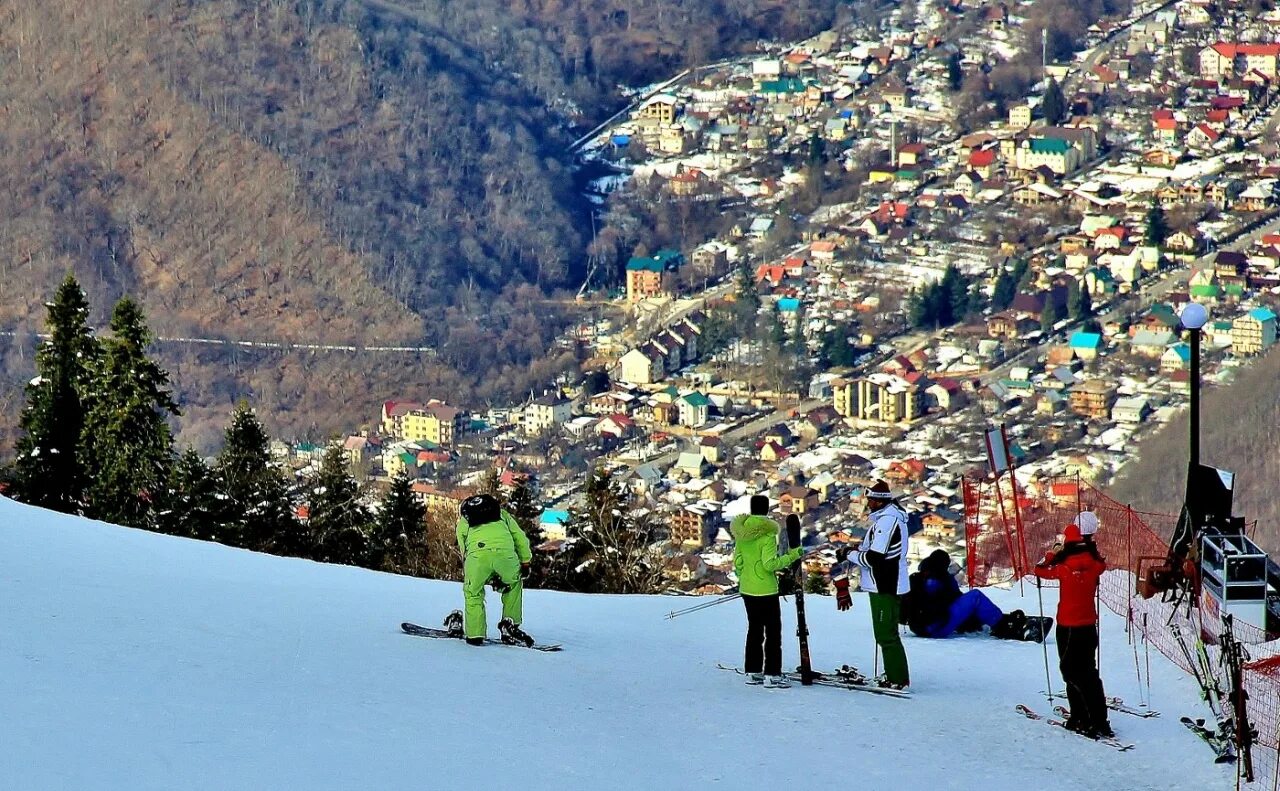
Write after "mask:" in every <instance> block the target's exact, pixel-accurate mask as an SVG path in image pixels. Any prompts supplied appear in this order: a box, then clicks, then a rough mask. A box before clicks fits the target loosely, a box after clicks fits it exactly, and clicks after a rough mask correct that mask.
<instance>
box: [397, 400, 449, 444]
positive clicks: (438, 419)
mask: <svg viewBox="0 0 1280 791" xmlns="http://www.w3.org/2000/svg"><path fill="white" fill-rule="evenodd" d="M467 420H468V417H467V415H466V413H464V412H463V411H462V410H460V409H457V408H455V407H451V406H449V405H448V404H446V403H444V402H443V401H437V400H434V399H433V400H431V401H428V402H427V403H425V404H417V403H412V402H406V401H387V402H386V403H384V404H383V405H382V431H383V433H384V434H386V435H388V436H392V437H398V438H400V439H403V440H408V441H409V442H429V443H431V444H433V445H441V446H450V445H452V444H453V443H454V441H456V440H457V439H458V437H460V436H461V435H463V434H465V433H466V426H467Z"/></svg>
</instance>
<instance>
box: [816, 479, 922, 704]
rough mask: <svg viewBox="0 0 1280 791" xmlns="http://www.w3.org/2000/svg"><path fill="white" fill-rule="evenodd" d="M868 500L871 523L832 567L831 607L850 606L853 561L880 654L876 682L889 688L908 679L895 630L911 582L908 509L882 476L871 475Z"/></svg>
mask: <svg viewBox="0 0 1280 791" xmlns="http://www.w3.org/2000/svg"><path fill="white" fill-rule="evenodd" d="M867 506H868V508H870V511H871V513H870V515H869V517H868V518H869V520H870V522H871V524H870V526H869V527H868V529H867V535H866V538H864V539H863V540H862V547H861V549H860V550H857V551H853V552H850V553H849V554H848V558H847V560H846V561H845V563H844V564H839V565H837V566H836V567H834V568H833V569H832V582H833V583H834V584H835V589H836V607H837V608H838V609H840V610H847V609H849V608H850V607H851V606H853V599H852V598H851V597H850V595H849V580H848V570H849V569H848V566H849V565H854V566H857V567H858V568H859V570H860V571H861V574H862V589H863V590H864V591H867V594H868V596H867V598H868V600H869V602H870V605H871V629H872V632H873V633H874V634H875V638H876V644H877V645H878V646H880V653H881V655H882V656H883V657H884V675H883V676H882V677H881V678H880V679H879V683H880V685H881V686H885V687H890V688H893V689H906V688H907V686H908V685H910V683H911V673H910V669H909V668H908V666H907V652H906V649H904V648H903V647H902V636H901V635H900V634H899V633H898V616H899V614H900V612H901V601H900V599H899V597H900V596H902V595H903V594H905V593H906V592H907V590H908V589H909V588H910V584H911V583H910V581H909V579H908V574H909V570H908V568H907V551H908V542H909V541H910V537H909V536H908V534H907V533H908V529H907V514H906V512H905V511H903V510H902V508H900V507H899V506H898V503H897V501H895V500H894V498H893V493H892V492H891V491H890V489H889V484H887V483H885V482H884V481H876V483H875V485H874V486H872V487H871V488H870V489H869V490H867ZM846 564H847V565H846Z"/></svg>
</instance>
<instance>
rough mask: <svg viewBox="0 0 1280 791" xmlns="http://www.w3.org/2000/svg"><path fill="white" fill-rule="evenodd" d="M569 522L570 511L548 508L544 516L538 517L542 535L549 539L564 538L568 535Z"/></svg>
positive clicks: (543, 513)
mask: <svg viewBox="0 0 1280 791" xmlns="http://www.w3.org/2000/svg"><path fill="white" fill-rule="evenodd" d="M568 524H569V512H568V511H552V510H546V511H543V512H542V516H540V517H538V527H540V528H542V535H543V536H544V537H546V539H547V540H548V541H556V540H563V539H565V538H567V537H568V532H567V530H566V527H567V525H568Z"/></svg>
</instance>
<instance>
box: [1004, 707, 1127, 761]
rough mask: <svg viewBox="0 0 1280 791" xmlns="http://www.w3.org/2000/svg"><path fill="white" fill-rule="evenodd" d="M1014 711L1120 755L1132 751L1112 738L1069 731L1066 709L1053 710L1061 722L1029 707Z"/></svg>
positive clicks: (1018, 708) (1125, 743) (1017, 708)
mask: <svg viewBox="0 0 1280 791" xmlns="http://www.w3.org/2000/svg"><path fill="white" fill-rule="evenodd" d="M1014 710H1015V711H1017V712H1018V713H1019V714H1021V715H1022V716H1024V717H1026V718H1027V719H1029V720H1038V721H1040V722H1047V723H1048V724H1050V725H1053V726H1055V727H1058V728H1061V729H1062V730H1064V731H1066V732H1067V733H1074V734H1076V735H1077V736H1080V737H1081V738H1085V739H1089V740H1090V741H1095V742H1097V743H1098V744H1105V745H1107V746H1108V747H1110V748H1112V749H1114V750H1119V751H1120V752H1122V753H1123V752H1128V751H1129V750H1132V749H1133V747H1134V745H1132V744H1130V743H1128V742H1122V741H1120V740H1119V739H1117V738H1116V737H1114V736H1088V735H1086V734H1083V733H1078V732H1077V731H1073V730H1071V729H1070V728H1068V727H1067V723H1066V722H1065V718H1066V709H1063V708H1062V707H1061V706H1059V707H1057V708H1056V709H1054V713H1056V714H1058V715H1059V716H1061V717H1063V718H1064V719H1061V720H1059V719H1054V718H1053V717H1045V716H1042V715H1040V714H1038V713H1037V712H1035V711H1034V710H1033V709H1031V707H1029V706H1023V705H1018V706H1015V707H1014Z"/></svg>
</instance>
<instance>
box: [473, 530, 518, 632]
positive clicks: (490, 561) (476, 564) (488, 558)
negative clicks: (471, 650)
mask: <svg viewBox="0 0 1280 791" xmlns="http://www.w3.org/2000/svg"><path fill="white" fill-rule="evenodd" d="M495 575H496V576H497V577H498V579H500V580H502V584H503V585H505V586H506V588H507V590H506V592H504V593H503V594H502V617H503V618H510V619H511V620H513V621H515V622H516V625H519V624H520V621H521V617H522V616H523V612H522V610H523V607H524V584H523V583H522V582H521V581H520V560H519V558H517V557H516V556H515V554H512V553H508V552H492V551H490V552H485V551H483V550H480V551H477V552H472V553H471V554H469V555H467V559H466V560H465V561H464V562H463V564H462V597H463V601H464V602H465V604H466V608H465V609H464V611H463V623H464V624H465V626H464V628H465V630H466V635H467V637H484V636H485V634H486V632H487V631H488V626H487V625H486V624H485V618H484V586H485V585H487V584H488V583H489V580H490V579H491V578H492V577H494V576H495Z"/></svg>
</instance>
